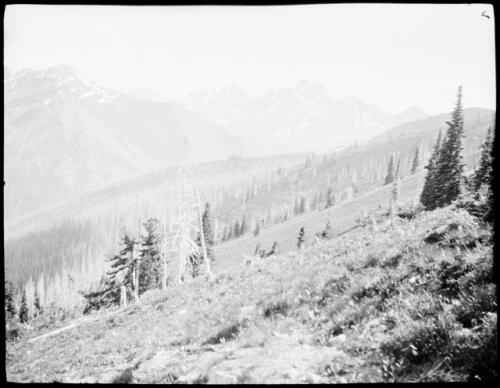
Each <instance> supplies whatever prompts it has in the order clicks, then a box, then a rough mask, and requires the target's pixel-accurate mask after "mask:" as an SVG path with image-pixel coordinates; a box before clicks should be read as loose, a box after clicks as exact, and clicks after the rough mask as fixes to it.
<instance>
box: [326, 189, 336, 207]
mask: <svg viewBox="0 0 500 388" xmlns="http://www.w3.org/2000/svg"><path fill="white" fill-rule="evenodd" d="M333 205H335V198H334V196H333V193H332V189H331V188H330V187H329V188H328V190H327V192H326V204H325V209H328V208H329V207H332V206H333Z"/></svg>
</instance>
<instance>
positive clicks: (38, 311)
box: [33, 288, 43, 315]
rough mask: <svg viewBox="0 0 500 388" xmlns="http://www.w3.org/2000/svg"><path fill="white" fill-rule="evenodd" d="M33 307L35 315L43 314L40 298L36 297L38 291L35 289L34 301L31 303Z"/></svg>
mask: <svg viewBox="0 0 500 388" xmlns="http://www.w3.org/2000/svg"><path fill="white" fill-rule="evenodd" d="M33 306H34V307H35V311H36V315H39V314H41V313H43V310H42V305H41V304H40V296H39V295H38V290H37V289H36V288H35V300H34V302H33Z"/></svg>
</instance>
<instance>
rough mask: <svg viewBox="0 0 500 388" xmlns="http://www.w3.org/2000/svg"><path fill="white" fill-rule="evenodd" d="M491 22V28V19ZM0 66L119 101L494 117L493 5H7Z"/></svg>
mask: <svg viewBox="0 0 500 388" xmlns="http://www.w3.org/2000/svg"><path fill="white" fill-rule="evenodd" d="M484 15H486V16H488V17H486V16H484ZM4 17H5V20H4V65H6V66H8V67H10V68H12V69H21V68H24V67H28V68H34V69H43V68H46V67H49V66H53V65H58V64H67V65H70V66H72V67H74V68H75V69H76V70H78V71H79V72H81V73H82V74H84V75H86V76H87V77H88V78H90V79H91V80H93V81H95V82H97V83H99V84H102V85H103V86H108V87H112V88H116V89H119V90H122V91H132V90H135V89H142V88H151V89H153V90H154V91H156V92H157V93H159V94H161V95H163V96H166V97H168V98H170V99H173V100H179V99H181V98H182V97H183V96H184V95H186V94H188V93H190V92H193V91H197V90H200V89H219V88H222V87H224V86H228V85H231V84H236V85H238V86H240V87H241V88H242V89H243V90H244V91H246V92H248V93H250V94H253V95H261V94H264V93H265V92H266V91H268V90H270V89H272V88H278V87H282V86H292V85H294V84H296V83H298V82H299V81H300V80H307V81H311V82H321V83H323V84H324V85H325V87H326V88H327V89H328V90H329V92H330V94H331V95H332V97H333V98H335V99H337V98H341V97H344V96H347V95H355V96H357V97H359V98H361V99H362V100H364V101H365V102H368V103H372V104H375V105H377V106H378V107H379V108H381V109H384V110H386V111H388V112H392V113H396V112H398V111H402V110H404V109H406V108H408V107H410V106H415V105H416V106H419V107H420V108H422V109H423V110H424V111H426V112H427V113H429V114H437V113H441V112H447V111H450V110H451V109H452V107H453V104H454V100H455V96H456V90H457V87H458V85H463V91H464V103H465V106H466V107H467V106H478V107H484V108H495V104H496V101H495V95H496V91H495V82H496V81H495V42H494V38H495V37H494V16H493V8H492V6H491V5H487V4H485V5H481V4H473V5H470V4H469V5H449V4H446V5H432V4H423V5H422V4H413V5H408V4H407V5H394V4H392V5H391V4H386V5H381V4H380V5H375V4H370V5H368V4H323V5H305V6H266V7H248V6H233V7H229V6H202V7H200V6H189V7H179V6H177V7H174V6H154V7H145V6H142V7H137V6H76V5H62V6H59V5H8V6H7V8H6V11H5V16H4Z"/></svg>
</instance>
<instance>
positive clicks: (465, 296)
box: [453, 284, 497, 328]
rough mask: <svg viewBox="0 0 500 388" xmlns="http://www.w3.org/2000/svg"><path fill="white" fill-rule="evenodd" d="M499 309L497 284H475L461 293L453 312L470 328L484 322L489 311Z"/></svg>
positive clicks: (459, 320) (458, 319)
mask: <svg viewBox="0 0 500 388" xmlns="http://www.w3.org/2000/svg"><path fill="white" fill-rule="evenodd" d="M495 311H497V303H496V286H495V285H494V284H489V285H487V286H479V287H478V286H474V287H473V288H472V289H471V290H470V291H462V292H461V293H460V294H459V298H458V301H457V302H456V304H455V306H454V308H453V312H454V314H455V315H456V317H457V321H458V322H460V323H462V325H464V327H467V328H470V327H473V326H475V325H477V324H478V323H481V322H482V319H483V317H484V316H485V315H486V314H487V313H488V312H495Z"/></svg>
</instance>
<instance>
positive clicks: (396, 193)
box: [391, 178, 400, 212]
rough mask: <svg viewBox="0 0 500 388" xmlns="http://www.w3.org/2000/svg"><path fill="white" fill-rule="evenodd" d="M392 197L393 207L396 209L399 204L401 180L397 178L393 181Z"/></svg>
mask: <svg viewBox="0 0 500 388" xmlns="http://www.w3.org/2000/svg"><path fill="white" fill-rule="evenodd" d="M391 194H392V198H391V208H392V209H393V212H394V210H395V209H396V207H397V206H398V205H399V194H400V180H399V178H396V179H395V180H394V182H392V192H391Z"/></svg>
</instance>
